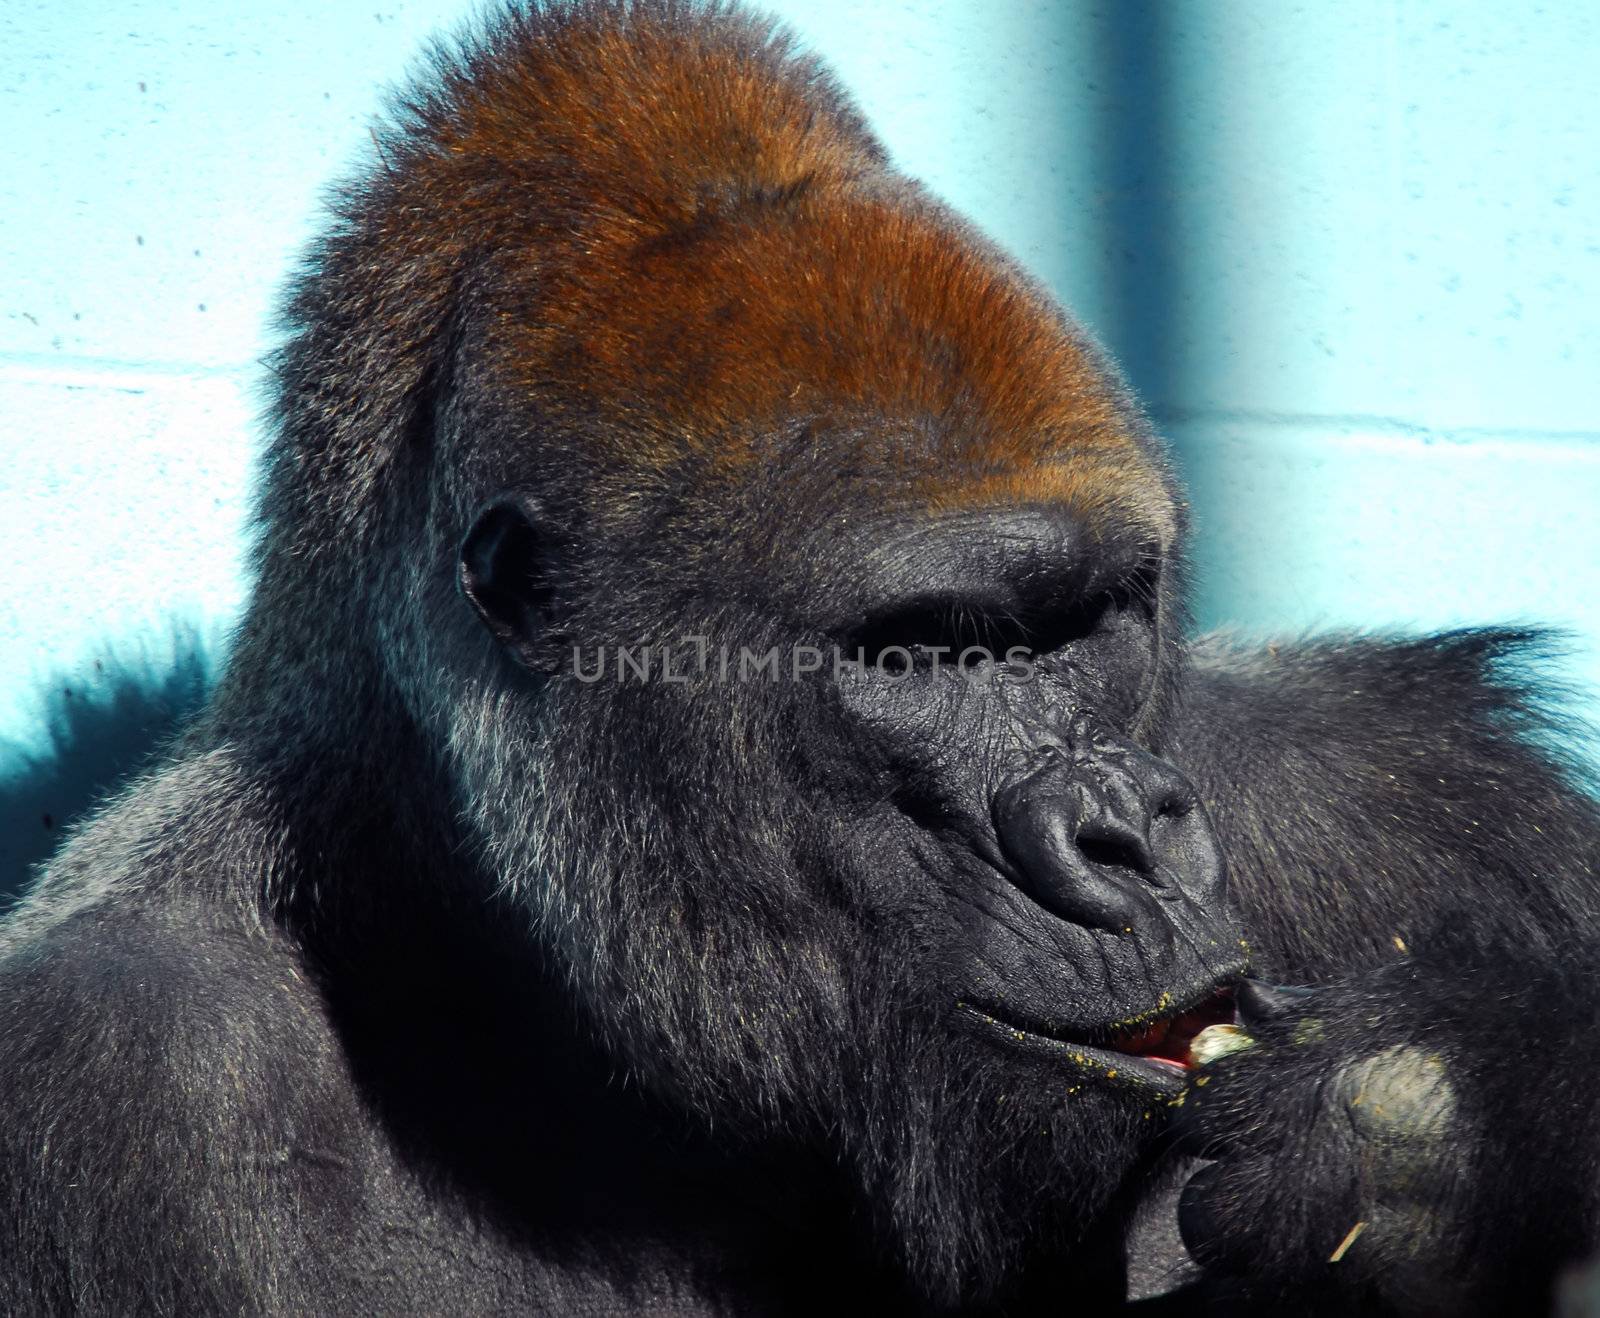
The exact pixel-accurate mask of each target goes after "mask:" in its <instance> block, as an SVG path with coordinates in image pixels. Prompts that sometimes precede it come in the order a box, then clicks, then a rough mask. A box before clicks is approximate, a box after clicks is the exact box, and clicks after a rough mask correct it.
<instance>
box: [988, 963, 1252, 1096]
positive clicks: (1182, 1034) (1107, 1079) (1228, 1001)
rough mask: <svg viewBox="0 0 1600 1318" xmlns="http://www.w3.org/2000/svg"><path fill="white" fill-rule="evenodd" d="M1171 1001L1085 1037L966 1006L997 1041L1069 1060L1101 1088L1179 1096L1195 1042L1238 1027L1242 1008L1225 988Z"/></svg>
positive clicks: (1211, 987) (1210, 988)
mask: <svg viewBox="0 0 1600 1318" xmlns="http://www.w3.org/2000/svg"><path fill="white" fill-rule="evenodd" d="M1169 998H1170V995H1165V994H1164V995H1163V1002H1162V1005H1161V1006H1159V1007H1157V1008H1154V1009H1152V1010H1151V1011H1148V1012H1144V1013H1141V1014H1140V1015H1139V1016H1137V1017H1135V1018H1134V1019H1133V1020H1132V1021H1126V1022H1118V1023H1116V1024H1113V1025H1108V1026H1105V1027H1103V1028H1100V1029H1091V1030H1085V1031H1084V1032H1082V1033H1081V1034H1067V1033H1063V1032H1057V1031H1053V1030H1050V1031H1047V1030H1045V1029H1044V1028H1043V1027H1041V1026H1039V1025H1037V1024H1035V1023H1032V1022H1029V1023H1028V1024H1026V1025H1024V1024H1020V1023H1017V1022H1015V1021H1012V1020H1008V1019H1006V1018H1005V1016H1004V1015H1003V1014H1001V1013H1000V1012H999V1011H998V1010H997V1009H994V1008H990V1007H987V1006H979V1005H977V1004H974V1003H970V1002H963V1003H961V1004H960V1006H961V1009H962V1011H963V1012H964V1013H965V1014H966V1015H967V1017H968V1019H969V1020H970V1021H971V1022H972V1023H973V1024H975V1025H977V1026H978V1027H979V1028H980V1030H981V1031H982V1032H983V1033H984V1034H986V1035H988V1036H990V1037H991V1038H994V1039H997V1040H998V1041H999V1042H1002V1043H1004V1044H1007V1045H1009V1046H1011V1047H1021V1048H1024V1049H1026V1050H1027V1051H1029V1052H1033V1053H1037V1054H1043V1055H1046V1056H1049V1057H1052V1058H1055V1059H1057V1060H1060V1061H1063V1062H1065V1063H1067V1064H1068V1065H1069V1066H1072V1067H1073V1068H1074V1069H1076V1070H1078V1071H1080V1072H1082V1073H1083V1074H1084V1075H1085V1076H1087V1077H1089V1078H1091V1079H1093V1080H1095V1081H1097V1082H1098V1083H1101V1084H1109V1085H1111V1086H1112V1087H1118V1086H1126V1087H1129V1088H1134V1089H1141V1090H1149V1089H1151V1088H1155V1089H1158V1090H1160V1091H1161V1092H1163V1093H1175V1092H1177V1091H1178V1090H1179V1089H1181V1088H1182V1087H1183V1085H1184V1082H1185V1080H1186V1077H1187V1076H1188V1073H1189V1072H1190V1071H1191V1070H1193V1069H1194V1066H1195V1063H1194V1062H1193V1061H1192V1060H1191V1059H1190V1055H1189V1050H1190V1045H1191V1044H1192V1043H1193V1042H1194V1039H1195V1037H1196V1036H1197V1035H1198V1034H1199V1033H1200V1032H1201V1031H1202V1030H1204V1029H1206V1028H1208V1027H1209V1026H1212V1025H1232V1024H1234V1023H1235V1018H1236V1009H1235V1005H1234V999H1233V990H1232V989H1231V988H1229V987H1227V986H1225V985H1219V984H1211V985H1208V986H1207V987H1206V988H1205V989H1204V990H1203V991H1202V992H1201V993H1200V994H1198V995H1195V996H1192V997H1190V998H1187V999H1185V1000H1182V1001H1177V1002H1170V1005H1169Z"/></svg>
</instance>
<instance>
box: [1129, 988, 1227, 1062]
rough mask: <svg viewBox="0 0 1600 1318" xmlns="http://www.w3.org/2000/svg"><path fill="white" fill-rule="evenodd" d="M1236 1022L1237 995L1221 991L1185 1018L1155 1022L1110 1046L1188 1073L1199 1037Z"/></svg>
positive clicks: (1171, 1018)
mask: <svg viewBox="0 0 1600 1318" xmlns="http://www.w3.org/2000/svg"><path fill="white" fill-rule="evenodd" d="M1233 1018H1234V1007H1233V994H1232V993H1231V992H1229V991H1228V990H1227V989H1219V990H1218V991H1217V992H1215V993H1213V994H1212V995H1211V996H1210V997H1209V998H1207V999H1206V1000H1205V1001H1204V1002H1203V1003H1201V1004H1200V1005H1199V1006H1198V1007H1195V1008H1193V1009H1192V1010H1190V1011H1186V1012H1184V1013H1183V1015H1181V1016H1171V1017H1169V1018H1167V1019H1166V1020H1161V1021H1153V1022H1151V1023H1150V1024H1149V1025H1146V1026H1144V1027H1142V1028H1140V1029H1138V1030H1129V1031H1125V1032H1123V1033H1121V1034H1114V1035H1112V1036H1111V1039H1110V1041H1109V1046H1110V1047H1111V1048H1113V1049H1115V1050H1116V1051H1117V1052H1119V1053H1130V1054H1132V1055H1133V1056H1135V1057H1148V1058H1149V1059H1150V1060H1151V1061H1154V1062H1166V1063H1168V1064H1169V1065H1171V1066H1181V1067H1183V1068H1184V1069H1185V1070H1188V1069H1189V1068H1190V1066H1191V1065H1192V1063H1191V1062H1190V1061H1189V1044H1190V1043H1191V1042H1192V1041H1193V1040H1194V1037H1195V1035H1197V1034H1199V1033H1200V1031H1201V1030H1203V1029H1205V1028H1206V1027H1207V1026H1210V1025H1231V1024H1232V1023H1233Z"/></svg>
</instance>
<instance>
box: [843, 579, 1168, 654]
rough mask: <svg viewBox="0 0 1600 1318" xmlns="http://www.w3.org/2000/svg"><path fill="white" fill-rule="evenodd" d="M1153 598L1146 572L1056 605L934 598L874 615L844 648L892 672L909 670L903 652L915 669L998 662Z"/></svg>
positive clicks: (1059, 641)
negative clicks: (964, 661)
mask: <svg viewBox="0 0 1600 1318" xmlns="http://www.w3.org/2000/svg"><path fill="white" fill-rule="evenodd" d="M1153 597H1154V593H1153V589H1152V587H1151V585H1150V583H1149V582H1148V581H1147V580H1144V579H1142V574H1140V575H1136V576H1134V577H1132V578H1129V579H1128V580H1126V581H1124V582H1121V583H1119V584H1118V585H1117V586H1116V587H1115V588H1114V589H1111V590H1107V591H1102V592H1100V593H1099V594H1096V595H1091V596H1089V597H1088V598H1086V599H1082V600H1079V601H1075V602H1073V603H1071V604H1067V605H1065V606H1061V607H1055V608H1051V607H1048V606H1034V607H1031V608H1016V607H1007V606H1006V605H1005V604H1004V603H1002V602H999V601H982V600H972V599H967V598H956V597H950V596H929V597H924V598H920V599H915V600H911V601H909V602H907V603H906V604H903V605H900V606H897V607H895V608H894V609H891V610H888V611H886V612H884V613H880V614H877V615H875V616H873V617H869V618H868V619H867V620H866V622H865V623H863V624H862V625H861V626H860V627H858V628H856V629H855V630H854V631H853V632H851V633H850V634H849V636H848V637H847V638H846V644H845V649H846V650H847V651H848V652H850V653H852V654H853V653H855V652H856V651H857V650H859V651H860V652H861V654H862V658H863V660H864V661H865V662H866V663H867V664H868V665H873V666H877V667H879V668H881V669H883V670H885V671H891V672H893V671H899V670H903V669H904V667H905V652H909V653H910V654H911V656H912V663H913V664H919V663H921V662H923V661H924V660H925V659H929V658H931V656H932V655H933V654H934V653H935V652H940V651H942V658H943V660H944V661H945V662H949V663H954V662H956V661H957V659H958V658H959V657H960V656H961V654H962V652H963V651H967V650H972V649H981V650H983V651H985V652H986V653H987V655H990V656H993V657H994V658H997V659H998V658H1003V657H1004V656H1005V654H1006V653H1007V651H1009V650H1013V649H1022V650H1025V651H1027V652H1028V653H1029V654H1030V655H1048V654H1054V653H1056V652H1057V651H1060V650H1065V649H1066V648H1068V647H1069V646H1071V645H1075V644H1077V643H1079V642H1081V641H1085V640H1087V639H1089V638H1090V637H1092V636H1094V635H1096V634H1097V633H1099V632H1101V631H1103V630H1104V629H1105V628H1106V627H1107V626H1108V625H1110V624H1111V623H1112V622H1113V621H1114V620H1115V619H1116V618H1117V617H1119V616H1120V615H1122V614H1123V613H1126V612H1128V611H1129V610H1130V609H1135V610H1137V609H1141V608H1145V607H1147V602H1148V601H1149V600H1150V599H1153ZM982 657H983V656H976V658H979V659H981V658H982ZM968 662H969V663H970V662H972V659H970V658H969V660H968Z"/></svg>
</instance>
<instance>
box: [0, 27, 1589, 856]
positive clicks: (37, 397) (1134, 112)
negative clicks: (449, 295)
mask: <svg viewBox="0 0 1600 1318" xmlns="http://www.w3.org/2000/svg"><path fill="white" fill-rule="evenodd" d="M771 7H772V8H774V9H776V10H777V11H779V12H781V13H783V14H785V16H787V17H788V18H789V19H791V20H792V21H793V23H794V24H795V25H796V26H797V27H798V28H799V30H800V31H801V33H802V35H803V36H804V38H805V39H806V40H807V41H808V42H810V43H811V44H812V45H813V46H815V47H816V48H817V49H819V50H821V51H822V52H823V53H824V54H825V55H826V56H827V57H828V58H830V59H831V60H832V61H833V62H834V64H835V65H836V66H837V68H838V69H839V71H840V73H841V74H842V76H843V77H844V79H845V81H846V82H847V83H848V84H849V85H850V86H852V87H853V88H854V89H855V90H856V92H857V93H858V95H859V96H860V99H861V101H862V102H863V105H864V107H865V109H866V110H867V112H868V114H869V115H870V117H871V118H872V119H873V120H874V122H875V123H876V124H877V125H878V127H879V129H880V131H881V133H882V135H883V137H884V139H885V140H886V142H887V143H888V145H889V146H890V148H891V150H892V151H893V152H894V154H895V156H896V157H897V158H898V160H899V161H900V163H901V164H902V165H903V166H904V167H905V168H906V169H907V170H908V171H910V172H912V173H914V174H918V175H920V176H921V177H923V178H924V179H926V180H927V181H928V182H929V183H930V184H931V185H932V186H933V187H934V188H935V189H936V190H937V191H938V192H939V193H941V194H942V195H943V196H944V197H946V198H947V199H948V200H949V201H950V202H952V203H953V204H954V205H955V206H956V207H957V208H959V209H961V210H963V211H965V212H966V213H968V214H969V215H971V216H973V217H974V218H975V219H976V220H978V222H979V223H980V224H982V225H983V226H984V227H985V228H986V229H987V230H988V231H989V232H990V233H991V234H993V235H994V236H995V237H996V238H997V239H999V240H1000V241H1001V242H1002V243H1003V244H1005V245H1006V246H1007V247H1009V248H1010V249H1011V250H1013V251H1015V252H1016V253H1017V254H1018V255H1019V256H1020V257H1021V258H1022V259H1023V260H1024V261H1025V262H1026V263H1027V264H1028V265H1029V266H1031V267H1032V268H1033V269H1034V270H1035V271H1036V272H1037V273H1038V274H1039V275H1040V276H1041V277H1042V278H1043V279H1045V280H1046V281H1047V282H1048V283H1049V284H1050V285H1051V286H1052V287H1054V288H1055V289H1056V290H1057V291H1058V292H1059V293H1060V294H1061V295H1062V297H1063V298H1064V299H1065V300H1066V302H1067V303H1068V304H1069V305H1070V306H1072V307H1073V308H1074V309H1075V310H1076V311H1077V312H1078V314H1079V315H1080V316H1081V317H1082V318H1083V319H1084V320H1085V321H1086V322H1087V323H1088V324H1089V325H1090V326H1091V328H1092V329H1093V330H1094V331H1095V332H1096V333H1097V334H1098V335H1100V336H1101V337H1102V338H1103V339H1104V340H1105V341H1106V342H1107V343H1108V345H1109V346H1110V347H1111V349H1112V350H1113V352H1114V353H1115V354H1116V355H1117V356H1118V357H1119V359H1120V360H1121V361H1122V362H1123V363H1124V365H1125V367H1126V369H1127V371H1128V373H1129V375H1130V377H1131V379H1132V380H1133V382H1134V384H1135V386H1136V387H1137V388H1138V389H1139V390H1140V392H1141V393H1142V394H1143V395H1144V397H1145V398H1146V400H1147V401H1148V403H1149V405H1150V407H1151V408H1152V410H1153V412H1154V414H1155V415H1156V417H1157V419H1158V420H1159V422H1160V423H1161V425H1162V428H1163V429H1164V430H1165V432H1166V433H1167V434H1168V435H1169V436H1170V437H1171V439H1172V441H1173V444H1174V447H1175V452H1176V453H1177V456H1178V458H1179V460H1180V462H1181V464H1182V466H1183V468H1184V469H1185V471H1186V473H1187V474H1188V476H1189V478H1190V480H1191V481H1192V484H1193V490H1194V501H1195V523H1196V531H1197V539H1196V558H1197V564H1198V577H1197V589H1196V605H1197V609H1198V612H1199V615H1200V618H1201V620H1202V621H1203V622H1206V623H1208V624H1213V623H1222V622H1227V623H1232V624H1236V625H1238V626H1239V627H1241V628H1243V629H1245V630H1248V631H1253V632H1279V633H1281V632H1285V631H1290V632H1293V631H1299V630H1302V629H1305V628H1308V627H1313V626H1335V627H1359V628H1404V629H1415V628H1419V627H1438V626H1451V625H1459V624H1464V623H1478V622H1487V621H1496V620H1503V619H1508V618H1509V619H1517V620H1537V621H1544V622H1549V623H1554V624H1558V625H1562V626H1565V627H1567V628H1569V629H1570V630H1571V631H1572V634H1573V657H1572V661H1571V663H1570V666H1569V669H1568V671H1569V673H1570V675H1572V676H1573V677H1575V678H1576V679H1578V680H1580V681H1595V680H1596V679H1600V593H1597V591H1596V585H1597V583H1600V516H1597V515H1596V505H1597V503H1600V389H1597V388H1596V380H1597V375H1600V372H1597V363H1600V310H1597V307H1600V149H1597V148H1600V129H1597V127H1596V125H1600V79H1596V78H1595V77H1594V73H1593V71H1594V70H1595V69H1596V68H1600V11H1597V10H1596V9H1595V7H1594V6H1593V5H1592V4H1591V3H1590V2H1589V0H1548V2H1547V3H1544V4H1540V5H1537V6H1534V5H1527V6H1508V5H1503V4H1496V3H1490V2H1489V0H1482V2H1476V0H1344V2H1343V3H1341V4H1338V5H1305V4H1295V3H1288V2H1287V0H1285V2H1283V3H1279V2H1278V0H1103V2H1102V3H1091V2H1090V0H1061V2H1056V3H1047V2H1034V0H986V3H984V4H973V3H968V0H900V2H899V3H874V4H870V5H868V4H862V3H859V2H858V0H848V2H847V0H812V2H811V3H802V0H785V2H784V3H777V4H773V5H772V6H771ZM466 12H467V11H466V10H465V9H464V7H463V5H462V4H461V3H459V0H408V2H406V3H387V2H385V0H374V3H372V4H365V5H357V4H354V3H350V4H343V3H311V0H288V2H286V3H282V4H278V5H275V6H270V7H262V6H257V5H247V4H244V3H242V0H207V2H206V3H203V4H202V3H199V0H161V3H155V2H153V0H91V2H87V3H83V4H74V5H61V4H50V3H42V2H29V0H13V3H11V4H10V5H8V6H6V7H5V8H4V9H3V10H0V113H3V118H0V123H3V125H4V129H5V159H6V167H5V169H4V170H3V171H0V213H3V215H4V223H3V225H0V269H3V270H4V283H3V285H0V418H3V421H4V429H3V430H0V456H3V458H4V461H3V462H0V527H3V528H4V530H5V536H6V543H7V544H8V545H9V547H10V552H9V554H8V562H7V571H6V573H5V574H4V578H3V580H0V887H3V886H4V884H5V881H6V880H5V876H4V870H5V867H6V866H7V865H11V866H12V867H15V866H17V865H20V864H21V863H23V862H25V861H27V860H30V859H34V858H36V857H37V856H38V855H41V854H43V853H44V852H45V851H47V850H48V848H49V845H51V843H52V842H53V838H54V836H55V834H56V833H58V832H59V829H60V826H61V824H62V821H63V820H64V819H67V818H70V817H71V816H72V815H73V814H74V813H76V812H77V811H78V810H79V809H81V807H82V804H83V802H84V801H85V800H86V799H87V798H88V796H89V795H90V794H91V793H92V792H93V791H94V790H96V789H97V788H98V787H100V786H102V785H104V784H105V783H107V782H109V781H111V780H113V779H114V778H115V777H116V774H117V773H118V772H119V771H120V770H122V769H123V768H125V767H126V766H127V765H129V764H131V763H134V762H136V761H137V759H138V758H139V756H140V755H141V754H143V753H144V751H145V748H146V746H147V744H148V739H149V736H150V735H153V734H154V733H156V732H157V731H159V730H160V729H161V728H163V727H165V726H166V725H167V724H168V723H170V720H171V718H172V717H173V716H174V715H175V714H176V713H179V712H181V710H182V709H184V708H186V707H188V705H190V704H192V702H193V700H194V699H195V698H196V695H197V693H198V692H199V691H200V690H201V689H202V688H203V685H204V679H205V673H206V669H207V666H208V664H209V663H210V662H211V661H212V659H213V658H214V656H215V654H216V653H217V650H218V648H219V647H220V646H221V645H222V644H224V643H225V642H224V640H223V639H222V638H223V637H225V633H226V629H227V626H228V624H229V622H230V620H231V619H232V618H233V617H234V616H235V615H236V612H237V610H238V608H239V605H240V602H241V600H242V598H243V592H244V589H245V581H244V577H243V560H242V557H241V547H242V545H243V543H244V526H245V517H246V512H247V508H248V488H249V478H250V471H251V464H252V461H253V457H254V453H255V447H256V444H257V442H258V440H259V436H260V430H259V426H258V424H257V420H256V417H257V414H258V411H259V407H260V399H259V396H258V394H257V388H258V385H259V380H260V371H259V368H258V366H257V362H258V359H259V357H260V355H261V354H262V352H263V351H264V348H265V347H266V345H267V344H268V343H269V342H270V336H269V334H268V332H267V323H268V318H269V314H270V309H271V306H272V303H273V299H274V296H275V293H276V290H277V289H278V287H279V286H280V284H281V281H282V279H283V277H284V274H285V271H286V270H287V269H288V267H289V264H290V262H291V260H292V258H293V255H294V253H295V252H296V250H297V249H298V248H299V247H300V245H301V244H302V243H303V241H304V240H305V238H306V236H307V234H308V233H309V232H310V231H311V228H312V221H313V217H314V212H315V205H316V199H317V197H318V195H319V192H320V190H321V188H322V187H323V186H324V184H325V183H326V182H327V180H328V179H330V178H331V177H333V176H334V175H335V174H337V173H339V172H340V171H342V170H343V169H345V168H346V167H347V166H349V165H350V164H351V163H352V162H353V161H355V160H357V159H359V158H360V157H361V156H362V154H363V153H364V151H365V150H366V149H367V148H368V146H369V142H368V133H367V128H366V124H367V122H368V117H369V115H370V114H371V113H372V112H373V110H374V109H375V107H376V106H377V104H378V102H379V96H380V90H381V88H382V86H383V85H384V84H385V83H388V82H390V81H393V80H394V79H396V78H398V77H400V76H401V75H402V74H403V73H404V72H405V70H406V69H407V68H408V67H409V65H410V63H411V60H412V58H413V56H414V55H415V53H416V51H417V50H418V48H419V47H420V45H421V43H422V41H423V40H424V39H425V38H426V37H427V36H428V35H429V34H430V33H433V32H435V31H437V30H439V29H440V28H441V27H448V26H450V25H452V24H454V23H456V22H458V21H459V20H460V19H461V18H462V17H463V15H464V14H465V13H466Z"/></svg>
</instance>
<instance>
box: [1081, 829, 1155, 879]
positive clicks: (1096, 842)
mask: <svg viewBox="0 0 1600 1318" xmlns="http://www.w3.org/2000/svg"><path fill="white" fill-rule="evenodd" d="M1077 841H1078V851H1079V853H1080V854H1081V855H1082V856H1083V858H1084V859H1085V860H1087V861H1088V862H1089V863H1090V864H1091V865H1099V866H1101V867H1102V868H1105V869H1130V870H1134V871H1136V872H1138V873H1140V874H1148V873H1150V872H1151V870H1153V869H1154V868H1155V865H1154V861H1153V858H1152V857H1151V855H1150V850H1149V848H1148V847H1146V846H1145V845H1144V843H1143V842H1140V841H1139V840H1137V839H1135V838H1120V837H1108V836H1105V835H1103V834H1092V833H1079V834H1078V839H1077Z"/></svg>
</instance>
